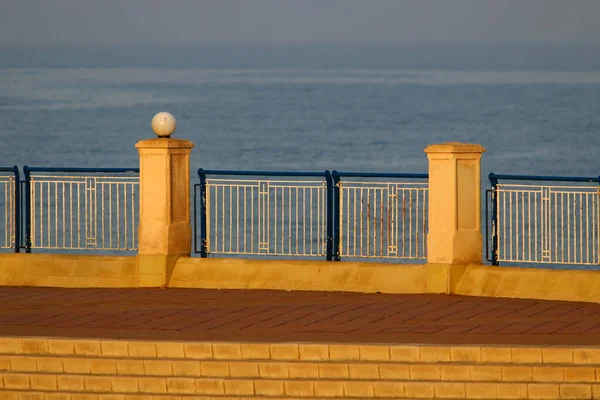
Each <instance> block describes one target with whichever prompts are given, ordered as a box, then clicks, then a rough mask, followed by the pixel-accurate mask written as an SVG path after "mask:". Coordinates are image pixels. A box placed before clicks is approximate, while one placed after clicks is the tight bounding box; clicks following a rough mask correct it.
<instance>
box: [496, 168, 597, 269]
mask: <svg viewBox="0 0 600 400" xmlns="http://www.w3.org/2000/svg"><path fill="white" fill-rule="evenodd" d="M489 180H490V184H491V186H492V188H491V190H488V198H487V199H486V236H487V239H486V252H487V259H488V261H491V263H492V265H499V264H500V261H509V262H526V263H545V264H548V263H550V264H573V265H598V264H600V260H598V258H599V257H600V186H593V187H592V186H568V185H564V186H556V185H539V186H535V185H531V184H506V185H507V186H514V187H522V188H523V189H522V190H521V192H522V196H525V193H528V201H529V202H531V193H536V194H537V193H538V192H539V193H540V195H539V197H540V199H541V196H542V193H546V195H547V196H550V195H551V194H554V196H555V201H556V197H557V196H558V195H561V200H560V202H561V203H560V204H561V205H562V202H563V199H562V197H563V195H564V194H565V193H572V194H579V195H580V196H579V197H580V198H579V202H580V203H581V197H582V195H593V193H596V195H597V196H598V197H597V200H594V201H595V204H596V208H597V209H595V210H592V218H595V220H592V236H594V235H595V237H593V238H592V239H595V240H596V241H597V242H598V243H592V245H593V246H597V248H596V258H595V259H592V261H588V262H583V256H582V254H583V250H582V249H581V252H580V253H581V254H580V257H579V262H577V259H576V257H575V262H572V261H570V260H569V257H570V253H571V248H570V242H569V243H568V244H567V246H568V247H567V261H565V259H564V249H563V248H561V254H562V257H561V259H560V260H554V261H552V259H549V260H537V258H536V259H534V260H532V259H531V256H529V257H528V258H527V259H523V260H520V259H503V258H501V257H499V255H500V249H499V245H500V241H501V240H502V237H501V235H500V222H499V217H498V214H499V204H498V203H499V201H500V198H499V196H498V193H499V191H500V188H501V187H502V185H503V184H500V183H499V182H498V181H499V180H508V181H517V182H523V181H529V182H571V183H596V184H599V185H600V176H598V177H581V176H575V177H574V176H532V175H500V174H494V173H491V174H489ZM561 187H564V188H565V189H577V188H589V189H592V188H594V187H595V188H596V191H595V192H590V191H587V192H575V191H573V192H556V191H552V189H555V188H561ZM527 188H538V191H537V192H536V191H534V190H533V189H527ZM507 192H518V190H509V191H507ZM568 199H569V197H568V196H567V200H568ZM534 200H535V197H534ZM540 201H542V200H540ZM543 201H546V202H547V203H548V204H547V205H546V207H547V209H546V208H543V206H540V209H541V211H540V212H541V215H540V216H539V220H538V216H537V215H534V218H535V220H534V224H535V228H534V229H535V235H534V236H536V238H537V234H538V228H537V225H538V224H540V228H539V230H540V235H546V236H548V235H550V236H549V239H548V238H545V237H542V239H540V240H542V245H540V246H539V247H540V251H542V256H541V257H539V258H543V257H544V255H543V251H545V250H544V249H543V244H544V243H545V244H546V245H547V246H549V245H550V243H551V242H552V235H551V230H552V227H553V225H552V218H551V217H550V211H549V210H550V207H551V204H550V203H551V202H550V198H549V197H548V198H547V199H546V198H544V199H543ZM488 202H490V203H491V215H489V211H490V210H489V209H488ZM575 203H576V201H574V202H573V207H575ZM585 204H586V208H587V209H589V200H588V199H587V198H586V200H585ZM516 207H517V208H518V206H516ZM523 207H524V205H522V208H523ZM561 210H562V209H561ZM570 210H571V208H569V209H568V210H567V212H568V213H569V214H568V215H567V218H569V215H570ZM577 211H578V210H577V209H576V208H574V212H573V214H577ZM579 211H580V214H579V220H580V222H579V224H580V225H581V224H582V221H583V217H582V215H581V212H583V210H579ZM516 212H517V213H518V212H519V210H518V209H517V210H516ZM561 212H563V213H564V211H561ZM524 214H527V215H529V216H530V218H531V210H530V209H529V208H528V209H527V213H524ZM546 214H548V215H546ZM562 218H564V217H562V216H561V226H563V219H562ZM586 218H589V217H586ZM557 219H558V217H557V216H555V218H554V220H555V221H556V220H557ZM567 221H568V228H570V227H571V225H570V219H567ZM490 223H491V229H489V228H488V224H490ZM509 223H512V219H511V220H510V221H509ZM555 223H556V222H555ZM594 223H595V224H596V225H593V224H594ZM524 224H525V222H524V221H522V222H521V225H524ZM576 224H577V221H576V220H575V221H574V224H573V226H574V228H575V232H577V225H576ZM586 224H587V225H586V227H587V228H586V233H588V230H589V219H586ZM502 225H504V224H502ZM515 225H518V224H517V223H515ZM510 227H511V228H512V224H511V225H510ZM517 228H518V226H517ZM528 229H529V230H531V228H530V226H529V222H528ZM557 229H558V228H557V227H554V236H555V237H558V232H557V231H556V230H557ZM582 230H583V228H582V227H581V226H580V231H579V235H580V236H581V239H582V236H583V232H582ZM561 231H564V229H562V230H561ZM561 233H563V234H564V232H561ZM569 233H570V232H566V234H567V235H568V234H569ZM523 235H524V233H523ZM490 239H491V254H490V251H489V244H488V243H489V240H490ZM544 239H545V241H544ZM505 240H506V239H505ZM511 240H512V239H511ZM536 240H537V239H536ZM522 241H524V238H523V239H522ZM555 241H557V240H555ZM546 242H547V243H546ZM563 242H564V236H562V237H561V244H562V243H563ZM511 243H512V242H511ZM522 247H523V248H525V247H527V248H528V254H529V253H531V244H530V243H529V242H527V243H526V244H522ZM537 249H538V245H537V242H536V243H535V247H534V253H535V252H536V251H537ZM516 251H517V252H518V250H516ZM573 251H574V250H573ZM592 251H593V248H592ZM555 253H557V250H556V249H555ZM589 253H590V252H589V246H588V250H586V252H585V254H586V257H589ZM511 254H512V252H511ZM592 254H593V253H592ZM534 256H536V257H537V254H534ZM550 257H551V253H550ZM594 260H595V262H594Z"/></svg>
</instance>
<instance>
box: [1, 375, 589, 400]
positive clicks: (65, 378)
mask: <svg viewBox="0 0 600 400" xmlns="http://www.w3.org/2000/svg"><path fill="white" fill-rule="evenodd" d="M1 378H2V379H1V382H2V385H1V387H0V389H2V390H4V391H43V392H64V393H106V394H109V393H112V394H113V395H115V396H125V395H134V394H143V395H152V396H159V395H161V396H162V395H179V396H183V395H187V396H191V395H209V396H245V397H252V396H274V397H277V396H278V397H285V396H287V397H315V396H316V397H355V398H371V397H392V398H393V397H398V398H403V397H409V398H464V399H480V398H490V399H514V398H553V399H591V398H594V399H595V398H600V383H557V382H555V383H539V382H529V383H514V382H483V381H482V382H475V381H461V382H440V381H427V380H400V379H395V380H368V379H321V378H317V379H293V378H288V379H244V378H192V377H164V376H115V375H104V376H94V375H76V374H65V373H63V374H45V373H4V374H2V375H1ZM0 398H2V397H0Z"/></svg>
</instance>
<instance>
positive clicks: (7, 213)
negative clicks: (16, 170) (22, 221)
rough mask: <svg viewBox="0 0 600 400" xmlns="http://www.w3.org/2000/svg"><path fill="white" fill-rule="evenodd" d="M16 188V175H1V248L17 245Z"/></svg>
mask: <svg viewBox="0 0 600 400" xmlns="http://www.w3.org/2000/svg"><path fill="white" fill-rule="evenodd" d="M16 190H17V185H16V182H15V177H14V175H13V176H10V175H9V176H0V202H1V205H0V209H2V214H1V215H0V218H2V225H3V226H4V229H3V230H2V236H1V237H0V248H2V249H8V248H13V247H14V246H15V237H16V220H15V218H16V212H15V208H16V206H17V205H16Z"/></svg>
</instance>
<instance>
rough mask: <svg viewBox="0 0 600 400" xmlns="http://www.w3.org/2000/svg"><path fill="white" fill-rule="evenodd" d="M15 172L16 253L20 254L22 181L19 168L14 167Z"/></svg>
mask: <svg viewBox="0 0 600 400" xmlns="http://www.w3.org/2000/svg"><path fill="white" fill-rule="evenodd" d="M13 172H14V174H15V186H14V188H13V190H14V197H13V201H14V202H15V209H14V210H13V211H14V213H15V214H14V224H15V225H14V227H13V229H14V234H15V253H18V252H19V251H20V249H21V180H20V177H19V168H18V167H17V166H16V165H15V166H13Z"/></svg>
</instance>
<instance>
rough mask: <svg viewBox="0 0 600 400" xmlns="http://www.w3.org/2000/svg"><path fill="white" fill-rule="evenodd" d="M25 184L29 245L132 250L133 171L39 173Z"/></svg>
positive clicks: (134, 216)
mask: <svg viewBox="0 0 600 400" xmlns="http://www.w3.org/2000/svg"><path fill="white" fill-rule="evenodd" d="M29 185H30V186H29V196H30V216H29V221H30V224H31V225H30V247H31V248H33V249H35V248H39V249H88V250H89V249H96V250H135V249H137V231H136V230H137V225H138V221H139V211H138V202H139V199H138V194H139V178H138V177H137V176H136V177H129V176H88V175H75V174H72V175H53V174H52V175H51V174H40V175H35V176H33V175H32V176H31V177H30V183H29Z"/></svg>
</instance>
